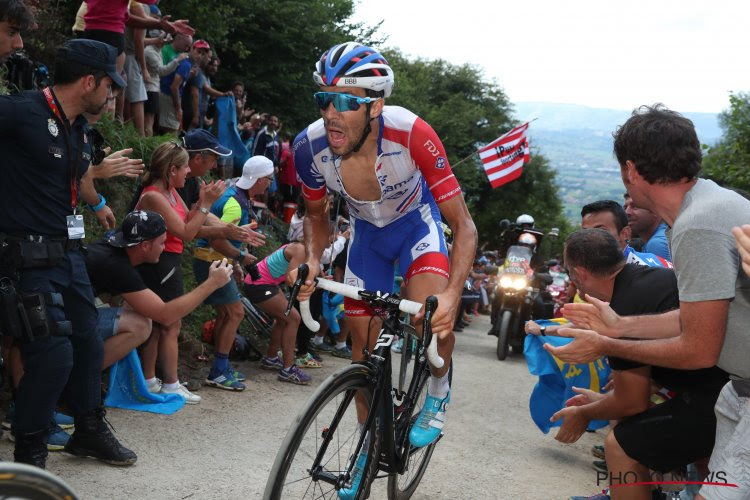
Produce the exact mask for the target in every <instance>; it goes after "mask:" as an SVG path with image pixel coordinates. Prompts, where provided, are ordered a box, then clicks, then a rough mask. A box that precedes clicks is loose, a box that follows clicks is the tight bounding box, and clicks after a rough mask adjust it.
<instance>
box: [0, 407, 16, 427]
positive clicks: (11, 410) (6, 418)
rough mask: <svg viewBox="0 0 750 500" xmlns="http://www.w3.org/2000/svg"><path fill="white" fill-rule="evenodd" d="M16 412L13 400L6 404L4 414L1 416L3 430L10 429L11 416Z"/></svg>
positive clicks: (11, 423)
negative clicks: (6, 408) (6, 407)
mask: <svg viewBox="0 0 750 500" xmlns="http://www.w3.org/2000/svg"><path fill="white" fill-rule="evenodd" d="M15 414H16V403H14V402H13V401H11V402H10V404H9V405H8V410H7V411H6V412H5V416H4V417H3V422H2V424H0V425H2V427H3V429H5V430H8V431H9V430H10V428H11V426H12V425H13V417H14V416H15Z"/></svg>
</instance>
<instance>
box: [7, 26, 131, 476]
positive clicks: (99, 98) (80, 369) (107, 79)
mask: <svg viewBox="0 0 750 500" xmlns="http://www.w3.org/2000/svg"><path fill="white" fill-rule="evenodd" d="M116 56H117V51H116V49H115V48H114V47H111V46H110V45H107V44H105V43H102V42H98V41H93V40H69V41H67V42H65V44H63V46H62V47H61V48H59V49H58V52H57V56H56V59H55V68H54V77H55V85H54V86H53V87H48V88H46V89H44V90H43V91H27V92H22V93H20V94H17V95H12V96H1V97H0V155H1V156H2V177H3V180H2V182H0V274H1V275H2V280H0V281H1V283H0V285H2V291H3V292H4V293H3V294H0V295H2V297H3V298H2V300H3V301H5V303H4V305H3V308H2V314H0V316H2V318H1V319H2V329H3V331H4V333H5V334H7V335H12V336H14V337H15V338H16V340H17V342H18V343H19V345H20V349H21V355H22V359H23V363H24V370H25V372H24V375H23V377H22V379H21V382H20V385H19V387H18V391H17V394H16V411H15V416H14V419H13V424H12V425H13V432H14V434H15V438H16V447H15V459H16V461H17V462H24V463H29V464H33V465H36V466H38V467H44V466H45V462H46V458H47V448H46V438H47V433H48V427H49V422H50V421H51V419H52V414H53V411H54V409H55V406H56V405H57V402H58V399H59V398H60V397H61V396H62V397H63V398H64V399H65V400H66V402H67V403H68V405H69V407H70V409H71V410H72V412H73V415H74V418H75V432H74V433H73V435H72V436H71V439H70V440H69V441H68V444H67V445H66V446H65V451H67V452H68V453H70V454H73V455H76V456H90V457H94V458H98V459H100V460H103V461H105V462H108V463H111V464H115V465H130V464H133V463H135V461H136V455H135V453H133V452H132V451H130V450H128V449H127V448H125V447H123V446H122V445H121V444H120V443H119V442H118V441H117V439H116V438H115V437H114V436H113V435H112V434H111V432H110V431H109V428H108V426H107V424H106V422H105V421H104V413H105V412H104V408H103V407H102V403H101V391H100V380H101V365H102V352H103V347H102V340H101V338H100V337H99V336H98V335H97V334H96V330H95V327H96V322H97V311H96V308H95V306H94V297H93V292H92V288H91V284H90V282H89V277H88V274H87V272H86V265H85V262H84V259H83V256H82V254H81V249H80V247H81V242H82V241H83V240H82V238H83V236H84V228H83V217H82V215H80V213H79V208H78V207H79V201H80V200H81V199H82V200H83V201H84V202H85V203H87V204H88V206H89V208H90V209H91V210H93V211H95V212H96V215H97V218H98V219H99V221H100V222H101V223H102V224H103V225H104V226H105V227H107V228H108V227H114V223H115V221H114V217H113V216H112V212H111V210H109V208H108V207H106V200H104V198H103V197H102V196H100V195H98V194H97V193H96V191H95V189H94V187H93V182H91V181H90V179H89V176H86V175H85V174H86V172H87V169H88V167H89V164H90V161H91V140H90V138H89V137H88V135H87V134H88V132H89V128H88V124H87V121H86V118H85V117H84V115H83V113H90V114H98V113H100V112H101V111H102V110H103V109H104V107H105V105H106V104H107V101H108V100H109V99H112V93H113V89H116V88H117V87H119V88H122V87H124V86H125V82H124V81H123V80H122V78H121V77H120V76H119V75H118V74H117V73H116V71H115V58H116ZM12 300H15V301H16V304H17V306H18V307H16V308H15V310H16V311H20V312H18V314H17V315H15V316H14V315H13V314H10V313H9V312H8V311H13V310H14V308H13V307H7V306H8V302H9V301H12ZM12 305H13V304H11V306H12Z"/></svg>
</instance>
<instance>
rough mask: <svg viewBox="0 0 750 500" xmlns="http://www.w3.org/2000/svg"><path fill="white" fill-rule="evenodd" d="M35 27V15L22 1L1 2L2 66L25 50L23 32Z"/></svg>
mask: <svg viewBox="0 0 750 500" xmlns="http://www.w3.org/2000/svg"><path fill="white" fill-rule="evenodd" d="M33 26H34V15H33V14H32V12H31V10H30V9H29V8H28V7H27V6H26V4H24V3H23V1H22V0H0V64H2V63H4V62H5V60H6V59H8V57H10V55H11V54H13V52H15V51H17V50H21V49H22V48H23V40H22V39H21V32H22V31H25V30H27V29H30V28H32V27H33Z"/></svg>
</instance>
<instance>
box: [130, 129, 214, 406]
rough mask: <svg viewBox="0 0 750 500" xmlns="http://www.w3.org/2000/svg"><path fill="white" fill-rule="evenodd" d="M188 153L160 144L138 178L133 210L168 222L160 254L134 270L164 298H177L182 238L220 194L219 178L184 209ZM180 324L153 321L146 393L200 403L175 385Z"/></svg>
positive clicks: (146, 350)
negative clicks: (160, 376) (139, 190)
mask: <svg viewBox="0 0 750 500" xmlns="http://www.w3.org/2000/svg"><path fill="white" fill-rule="evenodd" d="M188 159H189V156H188V153H187V151H186V150H185V149H184V148H183V147H182V146H180V145H179V144H177V143H176V142H174V141H170V142H167V143H164V144H162V145H161V146H159V147H158V148H156V150H155V151H154V153H153V155H152V156H151V163H150V165H149V168H148V170H147V172H146V175H144V177H143V181H142V185H143V192H142V193H141V197H140V200H139V201H138V204H137V205H136V209H137V210H150V211H154V212H157V213H159V214H161V216H162V217H164V220H165V221H166V224H167V239H166V243H165V247H164V252H163V253H162V255H161V257H160V258H159V262H158V263H156V264H142V265H140V266H139V267H138V271H139V272H140V273H141V276H142V277H143V281H144V283H146V286H148V287H149V288H150V289H151V290H153V291H154V292H155V293H156V294H157V295H158V296H159V297H160V298H161V299H162V300H163V301H165V302H169V301H171V300H173V299H176V298H178V297H180V296H181V295H182V293H183V291H182V268H181V266H180V256H181V254H182V251H183V249H184V243H183V242H184V241H190V240H192V239H193V238H195V236H196V235H197V234H198V231H199V230H200V228H201V226H202V225H203V223H204V222H205V221H206V218H207V216H208V213H209V208H210V207H211V205H212V204H213V202H215V201H216V200H217V199H219V197H220V196H221V194H222V193H223V192H224V181H217V182H213V183H211V184H208V185H206V184H205V183H204V184H203V185H202V186H201V190H200V195H199V198H198V203H197V204H196V206H195V207H193V209H192V210H190V211H188V208H187V206H186V205H185V202H184V201H183V200H182V198H180V195H179V194H177V191H176V188H181V187H183V186H184V185H185V178H186V177H187V174H188V172H189V170H190V167H189V166H188ZM180 326H181V322H180V321H179V320H178V321H175V322H174V323H170V324H161V323H159V324H157V323H155V324H154V325H153V329H152V332H151V336H150V337H149V339H148V341H147V342H146V344H145V345H144V347H143V349H142V351H141V358H142V365H143V374H144V376H145V377H146V383H147V384H148V386H149V390H150V391H151V392H162V393H175V394H179V395H181V396H182V397H184V398H185V402H187V403H191V404H195V403H199V402H200V400H201V398H200V396H198V395H195V394H193V393H191V392H190V391H188V390H187V388H185V387H184V386H183V385H181V384H180V382H179V379H178V377H177V339H178V336H179V334H180ZM157 355H158V357H159V359H160V364H161V368H162V373H163V378H164V382H163V383H162V382H161V381H160V380H159V379H157V378H156V373H155V371H156V360H157Z"/></svg>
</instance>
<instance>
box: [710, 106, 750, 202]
mask: <svg viewBox="0 0 750 500" xmlns="http://www.w3.org/2000/svg"><path fill="white" fill-rule="evenodd" d="M719 123H720V124H721V127H722V129H724V136H723V137H722V138H721V140H720V141H719V143H718V144H716V145H715V146H713V147H711V148H710V149H709V150H708V154H707V155H706V156H705V157H704V159H703V175H704V176H706V177H708V178H711V179H714V180H715V181H717V182H719V183H721V184H724V185H727V186H731V187H733V188H739V189H743V190H745V191H750V93H744V92H743V93H736V94H732V95H730V96H729V109H727V110H725V111H723V112H722V113H721V114H720V115H719Z"/></svg>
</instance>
